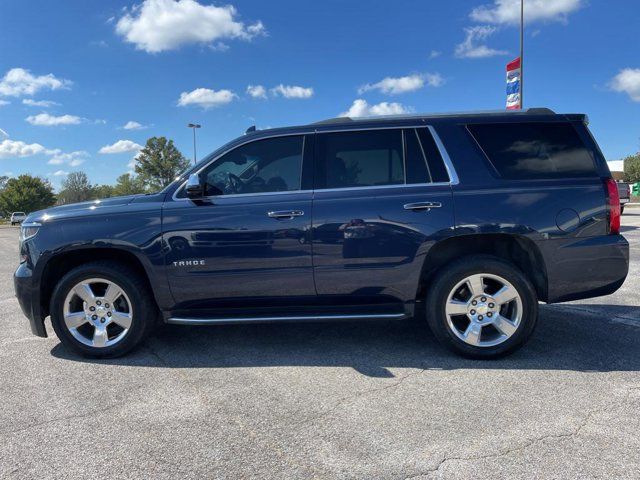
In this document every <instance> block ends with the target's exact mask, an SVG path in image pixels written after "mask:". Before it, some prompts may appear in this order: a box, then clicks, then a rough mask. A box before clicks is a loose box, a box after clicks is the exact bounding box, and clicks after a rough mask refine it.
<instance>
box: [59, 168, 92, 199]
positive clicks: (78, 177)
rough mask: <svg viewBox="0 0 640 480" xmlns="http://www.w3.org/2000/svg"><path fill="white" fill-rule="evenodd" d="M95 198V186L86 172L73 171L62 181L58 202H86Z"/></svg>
mask: <svg viewBox="0 0 640 480" xmlns="http://www.w3.org/2000/svg"><path fill="white" fill-rule="evenodd" d="M92 198H93V186H92V185H91V182H89V177H87V174H86V173H84V172H72V173H70V174H69V175H67V178H65V179H64V180H63V182H62V189H61V190H60V193H59V194H58V203H61V204H63V205H64V204H67V203H78V202H86V201H87V200H91V199H92Z"/></svg>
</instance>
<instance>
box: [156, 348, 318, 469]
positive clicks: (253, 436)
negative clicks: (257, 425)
mask: <svg viewBox="0 0 640 480" xmlns="http://www.w3.org/2000/svg"><path fill="white" fill-rule="evenodd" d="M145 346H146V349H147V351H148V352H149V353H150V354H151V355H152V356H154V357H155V358H157V359H158V361H159V362H160V363H161V364H162V365H164V366H167V367H169V366H170V365H169V363H168V362H167V361H166V360H165V359H164V358H162V356H161V355H160V354H159V353H158V352H157V351H156V350H155V349H154V348H153V347H151V345H149V343H147V344H146V345H145ZM177 371H178V375H180V376H181V377H182V378H183V380H184V381H185V383H187V385H189V386H190V387H191V389H192V390H193V391H194V392H195V393H196V395H197V396H198V397H199V398H200V401H201V402H202V403H203V404H205V405H208V406H213V405H212V404H211V400H210V399H209V397H208V396H207V395H206V393H204V392H202V390H201V389H200V388H199V387H198V386H197V385H196V384H195V383H194V382H193V381H192V380H191V379H190V378H189V377H188V376H187V375H186V374H184V373H183V372H182V371H181V369H177ZM216 410H218V409H216ZM229 418H230V419H231V420H233V422H234V423H235V424H236V425H237V426H238V427H239V428H240V429H241V430H243V431H244V432H246V434H247V436H248V437H250V438H251V439H253V440H255V441H256V443H260V444H261V445H264V446H266V447H267V448H268V449H269V450H270V451H272V452H273V453H275V455H276V456H277V457H278V458H280V459H281V460H282V461H283V462H285V463H286V464H287V465H288V466H289V468H292V469H296V470H303V471H306V472H308V473H309V474H311V475H312V478H316V477H317V476H318V475H324V476H327V477H330V476H331V475H330V472H327V471H320V470H319V468H318V467H316V466H315V465H304V464H301V463H298V462H297V461H295V459H293V458H291V456H290V455H288V454H287V453H286V452H285V451H283V450H282V448H280V446H279V445H277V444H274V443H273V442H271V441H270V440H269V439H268V438H265V437H264V436H261V435H260V434H259V433H258V432H256V431H255V430H254V429H253V428H251V427H250V426H249V425H247V424H245V423H244V422H243V421H242V419H241V418H240V416H239V415H232V416H230V417H229Z"/></svg>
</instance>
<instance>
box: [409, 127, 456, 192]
mask: <svg viewBox="0 0 640 480" xmlns="http://www.w3.org/2000/svg"><path fill="white" fill-rule="evenodd" d="M416 131H417V132H418V137H419V138H420V144H421V145H422V150H423V151H424V154H425V155H426V156H427V163H428V164H429V172H430V173H431V181H432V182H448V181H449V174H448V173H447V168H446V167H445V166H444V160H442V156H441V155H440V150H438V147H437V145H436V142H435V140H434V139H433V136H432V135H431V132H429V130H427V129H426V128H418V129H416Z"/></svg>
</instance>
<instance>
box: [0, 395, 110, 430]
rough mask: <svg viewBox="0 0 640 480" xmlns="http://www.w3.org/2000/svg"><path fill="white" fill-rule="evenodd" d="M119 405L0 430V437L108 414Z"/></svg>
mask: <svg viewBox="0 0 640 480" xmlns="http://www.w3.org/2000/svg"><path fill="white" fill-rule="evenodd" d="M121 405H122V402H118V403H114V404H113V405H109V406H107V407H104V408H100V409H95V410H91V411H88V412H85V413H80V414H76V415H66V416H63V417H56V418H51V419H49V420H43V421H41V422H36V423H32V424H30V425H26V426H24V427H20V428H15V429H8V430H0V435H11V434H14V433H21V432H25V431H27V430H31V429H33V428H38V427H42V426H43V425H49V424H52V423H57V422H64V421H65V420H77V419H82V418H87V417H91V416H92V415H97V414H101V413H106V412H109V411H110V410H114V409H115V408H117V407H119V406H121Z"/></svg>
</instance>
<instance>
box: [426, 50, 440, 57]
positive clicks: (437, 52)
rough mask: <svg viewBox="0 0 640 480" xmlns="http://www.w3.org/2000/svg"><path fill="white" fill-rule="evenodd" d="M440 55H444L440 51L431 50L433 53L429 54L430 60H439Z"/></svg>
mask: <svg viewBox="0 0 640 480" xmlns="http://www.w3.org/2000/svg"><path fill="white" fill-rule="evenodd" d="M440 55H442V52H441V51H439V50H431V52H429V59H434V58H438V57H439V56H440Z"/></svg>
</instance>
